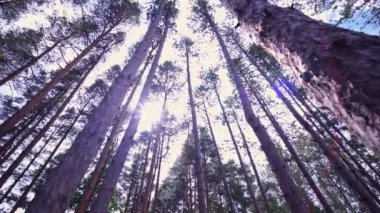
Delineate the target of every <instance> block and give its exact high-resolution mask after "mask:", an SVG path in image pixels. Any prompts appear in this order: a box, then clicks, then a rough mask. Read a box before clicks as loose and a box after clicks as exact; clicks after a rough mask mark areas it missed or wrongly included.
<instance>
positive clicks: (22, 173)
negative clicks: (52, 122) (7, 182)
mask: <svg viewBox="0 0 380 213" xmlns="http://www.w3.org/2000/svg"><path fill="white" fill-rule="evenodd" d="M60 128H62V127H60ZM60 128H56V129H55V130H54V132H52V133H51V134H50V137H49V138H48V139H46V141H45V143H44V145H43V146H42V147H41V148H40V149H39V150H38V152H37V153H36V154H35V155H34V157H33V158H32V160H31V161H30V162H29V163H28V165H27V166H26V167H25V168H24V169H23V170H22V172H21V174H19V175H18V177H17V178H16V179H15V180H14V182H13V183H12V185H11V186H9V187H8V189H7V191H6V192H4V194H3V195H2V196H1V198H0V203H2V202H3V201H4V199H5V198H7V197H8V195H9V193H11V191H12V189H13V188H14V187H15V186H16V185H17V183H18V182H19V181H20V180H21V179H22V178H23V177H24V175H25V173H26V172H27V171H28V170H29V168H30V167H31V166H32V165H33V163H34V161H35V160H36V159H37V158H38V157H39V155H40V154H41V152H42V150H44V148H45V147H46V145H48V143H49V142H50V141H52V140H53V139H54V136H55V133H56V132H57V131H58V130H59V129H60Z"/></svg>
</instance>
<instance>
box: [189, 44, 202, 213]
mask: <svg viewBox="0 0 380 213" xmlns="http://www.w3.org/2000/svg"><path fill="white" fill-rule="evenodd" d="M189 51H190V50H189V47H188V46H186V53H185V54H186V73H187V87H188V93H189V101H190V109H191V120H192V133H193V139H194V161H195V162H194V169H195V176H196V180H197V190H198V209H199V212H200V213H206V212H207V204H206V192H205V183H204V175H203V169H202V159H201V147H200V140H199V132H198V123H197V114H196V111H195V102H194V98H193V89H192V86H191V75H190V64H189Z"/></svg>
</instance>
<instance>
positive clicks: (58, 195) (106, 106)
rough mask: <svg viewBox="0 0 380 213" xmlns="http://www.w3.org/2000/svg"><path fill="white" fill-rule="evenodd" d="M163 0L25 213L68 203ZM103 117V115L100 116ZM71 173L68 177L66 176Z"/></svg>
mask: <svg viewBox="0 0 380 213" xmlns="http://www.w3.org/2000/svg"><path fill="white" fill-rule="evenodd" d="M164 5H165V0H162V1H161V2H160V6H159V9H158V11H157V14H156V17H155V18H154V19H153V21H152V22H151V23H150V26H149V28H148V31H147V33H146V34H145V36H144V38H143V40H142V42H141V43H140V44H139V46H138V48H137V49H136V51H135V53H134V54H133V56H132V58H131V59H130V60H129V62H128V63H127V65H126V66H125V67H124V69H123V71H122V73H121V75H119V76H118V77H117V78H116V79H115V81H114V83H113V84H112V86H111V87H110V89H109V90H108V92H107V94H106V96H105V97H104V98H103V100H102V102H101V103H100V104H99V106H98V108H97V109H96V110H95V111H94V112H93V113H92V115H91V116H90V118H89V119H88V121H87V124H86V125H85V127H84V128H83V130H82V131H81V132H80V133H79V134H78V136H77V137H76V139H75V141H74V142H73V145H72V146H71V148H70V150H69V151H68V152H67V153H66V154H65V156H64V157H63V159H62V161H61V163H60V165H59V167H58V168H57V169H56V170H55V171H54V172H52V173H51V174H50V176H49V177H48V179H47V181H46V183H45V185H44V186H43V187H42V188H41V190H40V191H39V193H38V194H37V196H36V198H35V199H34V200H33V201H32V202H31V203H30V205H29V206H28V208H27V209H26V212H27V213H49V212H56V213H60V212H63V211H64V210H65V209H66V208H67V206H68V205H69V203H70V200H71V199H72V197H73V195H74V192H75V189H76V187H77V186H78V185H79V184H80V181H81V179H82V177H83V176H84V174H85V173H86V170H87V168H88V166H89V165H90V163H91V161H92V159H93V158H94V157H95V155H96V153H97V151H98V149H99V148H100V146H101V144H102V142H103V139H104V137H105V134H106V132H107V130H108V127H109V126H110V124H111V123H112V121H113V119H114V117H115V116H116V115H117V113H118V112H119V107H120V105H121V103H122V101H123V99H124V96H125V94H126V91H127V90H128V89H129V87H130V85H131V84H132V83H133V82H132V80H131V79H134V77H135V76H136V73H137V71H138V68H139V67H140V65H141V63H142V62H143V60H144V58H145V56H146V55H147V52H148V49H149V48H150V47H151V46H152V43H153V38H154V37H155V35H156V30H157V27H158V24H159V22H160V20H161V14H162V13H163V9H164ZM104 115H107V116H104ZM69 171H75V172H74V173H72V175H70V176H68V175H66V174H67V173H68V172H69Z"/></svg>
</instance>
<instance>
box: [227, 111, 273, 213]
mask: <svg viewBox="0 0 380 213" xmlns="http://www.w3.org/2000/svg"><path fill="white" fill-rule="evenodd" d="M233 116H234V119H235V122H236V124H237V127H238V129H239V132H240V135H241V138H242V140H243V147H244V148H245V151H246V152H247V154H248V158H249V161H250V163H251V166H252V169H253V172H254V174H255V177H256V180H257V185H258V186H259V189H260V192H261V195H262V196H263V200H264V207H265V210H266V211H267V212H269V202H268V198H267V195H266V193H265V190H264V187H263V184H262V182H261V178H260V175H259V172H258V171H257V168H256V164H255V161H254V160H253V157H252V153H251V150H249V147H248V142H247V139H246V137H245V134H244V132H243V129H242V128H241V126H240V123H239V120H238V118H237V116H236V113H235V112H233Z"/></svg>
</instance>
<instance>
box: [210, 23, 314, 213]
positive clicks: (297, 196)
mask: <svg viewBox="0 0 380 213" xmlns="http://www.w3.org/2000/svg"><path fill="white" fill-rule="evenodd" d="M209 23H210V24H211V27H212V29H213V32H214V33H215V35H216V36H217V39H218V42H219V45H220V46H221V49H222V52H223V55H224V57H225V59H226V61H227V68H228V71H229V72H230V74H231V75H232V78H233V81H234V82H235V85H236V88H237V90H238V93H239V98H240V101H241V103H242V106H243V110H244V114H245V118H246V120H247V122H248V124H249V125H250V126H251V128H252V130H253V131H254V133H255V134H256V136H257V138H258V139H259V141H260V143H261V147H262V149H263V151H264V153H265V155H266V156H267V159H268V161H269V164H270V165H271V167H272V169H273V172H274V174H275V175H276V178H277V181H278V183H279V185H280V188H281V190H282V192H283V193H284V197H285V200H286V201H287V202H288V204H289V207H290V209H291V211H292V212H304V211H305V209H308V208H307V204H306V202H305V201H304V200H303V198H302V195H301V193H300V191H299V190H298V188H297V185H296V184H295V183H294V180H293V178H292V176H291V174H290V171H289V168H288V166H287V165H286V163H285V161H284V159H283V157H282V156H281V155H280V154H279V153H278V151H277V149H276V146H275V145H274V143H273V141H272V139H271V138H270V136H269V134H268V132H267V131H266V130H265V127H264V126H263V125H262V124H261V121H260V119H259V118H258V117H257V116H256V115H255V113H254V111H253V109H252V107H251V103H250V101H249V98H248V95H247V92H246V91H245V89H244V85H243V83H242V81H241V79H240V76H239V73H238V72H237V70H236V68H235V66H234V63H233V62H232V59H231V56H230V54H229V52H228V50H227V46H226V44H225V43H224V40H223V38H222V36H221V35H220V33H219V31H218V28H217V26H216V25H215V23H214V22H213V20H212V19H211V17H209Z"/></svg>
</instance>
